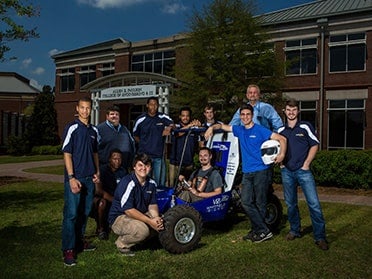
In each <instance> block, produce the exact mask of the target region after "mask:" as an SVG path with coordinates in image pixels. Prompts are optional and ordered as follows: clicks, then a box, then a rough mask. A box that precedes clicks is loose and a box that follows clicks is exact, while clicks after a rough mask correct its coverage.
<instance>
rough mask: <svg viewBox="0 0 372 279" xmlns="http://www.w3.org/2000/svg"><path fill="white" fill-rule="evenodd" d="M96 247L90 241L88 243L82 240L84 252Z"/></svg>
mask: <svg viewBox="0 0 372 279" xmlns="http://www.w3.org/2000/svg"><path fill="white" fill-rule="evenodd" d="M96 249H97V247H96V246H95V245H93V244H91V243H89V242H88V241H84V246H83V251H84V252H90V251H94V250H96Z"/></svg>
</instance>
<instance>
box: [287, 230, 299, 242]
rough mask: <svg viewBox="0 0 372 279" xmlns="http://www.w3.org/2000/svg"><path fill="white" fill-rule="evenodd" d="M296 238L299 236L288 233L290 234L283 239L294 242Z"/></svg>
mask: <svg viewBox="0 0 372 279" xmlns="http://www.w3.org/2000/svg"><path fill="white" fill-rule="evenodd" d="M296 238H299V236H298V235H295V234H293V233H290V232H289V233H288V234H287V235H286V237H285V239H286V240H288V241H292V240H295V239H296Z"/></svg>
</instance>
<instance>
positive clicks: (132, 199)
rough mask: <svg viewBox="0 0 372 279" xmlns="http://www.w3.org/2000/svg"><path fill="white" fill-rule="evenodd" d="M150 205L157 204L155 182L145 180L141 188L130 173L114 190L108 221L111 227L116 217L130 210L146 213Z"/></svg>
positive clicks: (134, 176)
mask: <svg viewBox="0 0 372 279" xmlns="http://www.w3.org/2000/svg"><path fill="white" fill-rule="evenodd" d="M150 204H157V199H156V183H155V181H154V180H152V179H150V178H147V179H146V182H145V184H144V185H143V186H142V185H141V184H140V183H139V182H138V179H137V177H136V175H135V174H134V173H131V174H129V175H127V176H125V177H123V178H122V179H121V180H120V183H119V185H118V186H117V188H116V190H115V193H114V199H113V201H112V205H111V209H110V213H109V218H108V221H109V223H110V224H111V225H112V224H113V223H114V222H115V220H116V218H117V217H119V216H120V215H123V214H125V213H124V212H125V211H126V210H128V209H132V208H135V209H137V210H138V211H140V212H142V213H146V212H148V207H149V205H150Z"/></svg>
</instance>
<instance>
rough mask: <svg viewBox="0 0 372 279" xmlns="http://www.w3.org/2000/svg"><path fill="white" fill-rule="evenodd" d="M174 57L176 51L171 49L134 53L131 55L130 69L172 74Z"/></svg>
mask: <svg viewBox="0 0 372 279" xmlns="http://www.w3.org/2000/svg"><path fill="white" fill-rule="evenodd" d="M175 59H176V53H175V52H174V51H173V50H168V51H160V52H154V53H145V54H136V55H133V56H132V71H139V72H149V73H158V74H162V75H168V76H174V74H173V67H174V65H175V61H176V60H175Z"/></svg>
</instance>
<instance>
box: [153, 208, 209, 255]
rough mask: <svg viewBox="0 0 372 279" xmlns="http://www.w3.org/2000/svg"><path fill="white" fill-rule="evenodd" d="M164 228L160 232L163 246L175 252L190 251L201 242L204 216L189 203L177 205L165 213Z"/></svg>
mask: <svg viewBox="0 0 372 279" xmlns="http://www.w3.org/2000/svg"><path fill="white" fill-rule="evenodd" d="M163 219H164V230H163V231H161V232H159V241H160V243H161V245H162V246H163V248H164V249H165V250H167V251H168V252H170V253H173V254H182V253H187V252H190V251H191V250H193V249H195V248H196V246H197V245H198V244H199V242H200V239H201V234H202V225H203V223H202V218H201V216H200V214H199V212H198V211H197V210H196V209H194V208H193V207H191V206H189V205H177V206H175V207H172V208H170V209H169V210H168V211H167V212H166V213H165V214H164V217H163Z"/></svg>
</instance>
